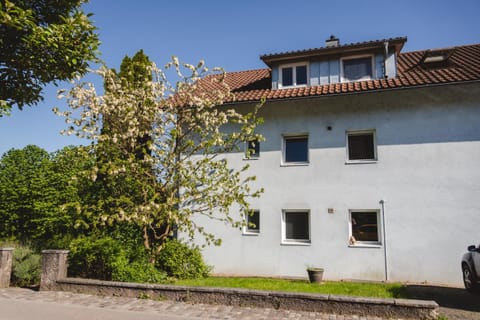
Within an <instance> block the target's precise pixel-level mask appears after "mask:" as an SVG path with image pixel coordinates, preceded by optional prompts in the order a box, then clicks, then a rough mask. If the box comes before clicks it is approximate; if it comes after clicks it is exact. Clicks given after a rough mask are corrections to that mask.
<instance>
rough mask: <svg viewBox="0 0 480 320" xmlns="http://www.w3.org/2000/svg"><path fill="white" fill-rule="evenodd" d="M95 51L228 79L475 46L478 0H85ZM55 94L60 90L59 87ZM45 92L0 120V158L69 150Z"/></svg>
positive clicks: (50, 91)
mask: <svg viewBox="0 0 480 320" xmlns="http://www.w3.org/2000/svg"><path fill="white" fill-rule="evenodd" d="M84 9H85V11H86V12H91V13H93V14H94V16H93V17H92V19H93V21H94V24H95V25H96V26H97V27H98V29H99V30H98V32H99V34H100V39H101V41H102V45H101V47H100V51H101V52H102V56H101V58H102V59H103V61H105V62H106V63H107V65H108V66H109V67H113V68H118V67H119V65H120V62H121V60H122V59H123V57H124V56H125V55H129V56H131V55H133V54H135V52H137V51H138V50H139V49H143V50H144V52H145V53H146V54H147V55H148V56H149V57H150V59H151V60H152V61H155V62H156V63H157V64H158V65H163V64H165V63H166V62H168V61H169V60H170V57H171V56H172V55H176V56H178V57H180V59H181V60H183V61H185V62H189V63H196V62H198V61H199V60H200V59H204V60H205V61H206V63H207V65H208V66H211V67H213V66H220V67H223V68H225V69H226V70H227V71H239V70H247V69H257V68H264V67H265V65H264V64H263V63H262V61H261V60H260V59H259V56H260V55H261V54H265V53H276V52H283V51H289V50H299V49H307V48H316V47H322V46H324V43H325V39H327V38H328V37H329V36H330V35H331V34H334V35H336V36H337V37H338V38H340V41H341V43H344V44H345V43H352V42H361V41H369V40H378V39H384V38H391V37H399V36H407V38H408V41H407V43H406V45H405V47H404V48H403V51H414V50H423V49H428V48H442V47H449V46H456V45H463V44H473V43H480V27H479V22H478V19H479V18H478V13H479V12H480V1H478V0H456V1H454V0H451V1H447V0H401V1H399V0H396V1H390V0H369V1H368V0H364V1H360V0H350V1H349V0H342V1H325V0H290V1H286V0H242V1H228V0H203V1H199V0H176V1H161V0H135V1H132V0H90V3H88V4H87V5H85V6H84ZM59 87H62V88H64V87H68V84H60V86H59ZM57 89H58V88H56V87H54V86H48V87H47V88H46V90H45V92H44V93H45V94H44V97H45V100H44V101H43V102H42V103H40V104H38V105H36V106H33V107H27V108H25V109H24V110H23V111H17V110H14V111H13V112H12V115H11V116H10V117H3V118H0V154H3V153H4V152H6V151H7V150H9V149H11V148H23V147H24V146H26V145H28V144H36V145H38V146H40V147H42V148H44V149H46V150H47V151H55V150H58V149H60V148H62V147H63V146H66V145H69V144H78V143H79V140H77V139H75V138H73V137H63V136H61V135H60V133H59V132H60V130H62V129H63V128H65V124H64V121H63V119H62V118H60V117H58V116H56V115H54V114H53V113H52V111H51V109H52V107H53V106H59V107H62V106H64V103H63V102H62V101H58V100H57V99H56V90H57Z"/></svg>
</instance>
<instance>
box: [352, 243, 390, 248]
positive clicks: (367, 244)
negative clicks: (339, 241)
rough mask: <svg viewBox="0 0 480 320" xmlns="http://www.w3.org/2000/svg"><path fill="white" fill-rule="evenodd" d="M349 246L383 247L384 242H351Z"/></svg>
mask: <svg viewBox="0 0 480 320" xmlns="http://www.w3.org/2000/svg"><path fill="white" fill-rule="evenodd" d="M348 247H349V248H373V249H375V248H377V249H379V248H381V247H382V244H381V243H356V244H349V245H348Z"/></svg>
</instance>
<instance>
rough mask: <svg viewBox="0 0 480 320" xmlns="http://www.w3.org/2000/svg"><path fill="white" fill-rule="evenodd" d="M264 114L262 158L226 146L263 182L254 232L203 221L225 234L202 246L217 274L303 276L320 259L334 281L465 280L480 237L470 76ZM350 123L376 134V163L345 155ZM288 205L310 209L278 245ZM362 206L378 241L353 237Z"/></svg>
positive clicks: (478, 158) (477, 134)
mask: <svg viewBox="0 0 480 320" xmlns="http://www.w3.org/2000/svg"><path fill="white" fill-rule="evenodd" d="M248 107H249V105H248V104H239V105H238V108H248ZM261 116H262V117H263V118H264V124H262V125H261V126H260V127H259V128H258V132H260V133H262V134H263V135H264V136H265V139H266V141H264V142H261V144H260V157H259V159H256V160H246V159H245V157H244V153H235V154H229V155H227V158H228V160H229V163H230V165H231V166H234V167H240V166H243V165H245V164H246V162H248V163H249V164H250V166H251V167H250V169H249V171H248V173H249V174H253V175H256V176H257V181H256V182H255V184H254V186H256V187H263V188H264V189H265V192H264V194H263V195H262V196H261V198H259V199H254V200H253V201H252V207H253V208H254V209H257V210H259V211H260V232H259V233H258V234H256V235H246V234H244V233H243V232H242V231H241V230H236V229H232V228H231V227H229V226H225V225H223V224H221V223H218V222H213V221H203V223H204V224H206V228H208V229H209V230H210V231H213V232H214V233H215V234H216V235H218V236H219V237H220V238H222V239H223V244H222V246H220V247H215V246H211V247H207V248H205V249H204V251H203V254H204V257H205V259H206V261H207V263H208V264H211V265H212V266H213V267H214V271H213V272H214V273H216V274H229V275H255V276H288V277H305V276H306V271H305V269H306V267H308V266H316V267H323V268H325V274H324V278H326V279H331V280H338V279H361V280H378V281H381V280H386V279H387V280H389V281H410V282H424V281H426V282H428V283H441V284H449V285H460V284H461V283H462V282H461V281H462V279H461V271H460V258H461V255H462V254H463V252H464V251H465V250H466V247H467V246H468V245H471V244H478V242H479V241H480V238H479V237H480V229H479V226H480V201H479V200H478V199H477V198H478V197H479V195H480V169H479V164H480V85H479V84H478V83H473V84H457V85H445V86H437V87H432V88H426V87H424V88H415V89H406V90H392V91H383V92H373V93H364V94H350V95H339V96H330V97H321V98H319V97H316V98H311V99H297V100H282V101H269V102H267V103H266V104H265V105H264V106H263V108H262V110H261ZM351 130H372V131H374V132H375V140H376V153H377V161H373V162H369V163H360V164H350V163H347V162H346V160H347V152H346V132H347V131H351ZM288 134H307V135H308V146H309V163H308V164H307V165H297V166H288V165H282V148H283V147H282V143H283V142H282V141H283V136H284V135H288ZM290 209H293V210H296V209H299V210H306V211H308V212H309V228H310V230H309V231H310V242H309V243H305V244H295V245H293V244H285V243H282V212H283V211H284V210H290ZM367 209H368V210H370V211H377V212H378V213H379V221H378V227H379V228H380V243H379V244H378V245H372V246H360V245H350V243H349V232H350V225H349V221H350V214H349V210H367ZM232 210H233V211H235V209H234V208H233V209H232ZM234 214H235V212H234ZM384 226H385V227H384Z"/></svg>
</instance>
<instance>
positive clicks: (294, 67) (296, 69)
mask: <svg viewBox="0 0 480 320" xmlns="http://www.w3.org/2000/svg"><path fill="white" fill-rule="evenodd" d="M307 84H308V68H307V64H306V63H296V64H289V65H282V66H280V87H283V88H285V87H295V86H305V85H307Z"/></svg>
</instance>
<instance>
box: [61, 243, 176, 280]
mask: <svg viewBox="0 0 480 320" xmlns="http://www.w3.org/2000/svg"><path fill="white" fill-rule="evenodd" d="M69 273H70V275H71V276H78V277H82V278H93V279H100V280H113V281H123V282H146V283H158V282H161V281H162V280H165V279H166V278H167V274H166V273H165V272H161V271H159V270H157V269H156V268H155V266H154V265H152V264H150V263H149V262H148V259H147V255H146V254H145V252H144V249H143V248H141V247H138V248H135V249H132V250H128V248H125V247H124V245H122V243H121V242H120V241H119V240H115V239H112V238H110V237H103V238H96V237H84V238H79V239H76V240H74V241H72V243H71V245H70V255H69Z"/></svg>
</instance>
